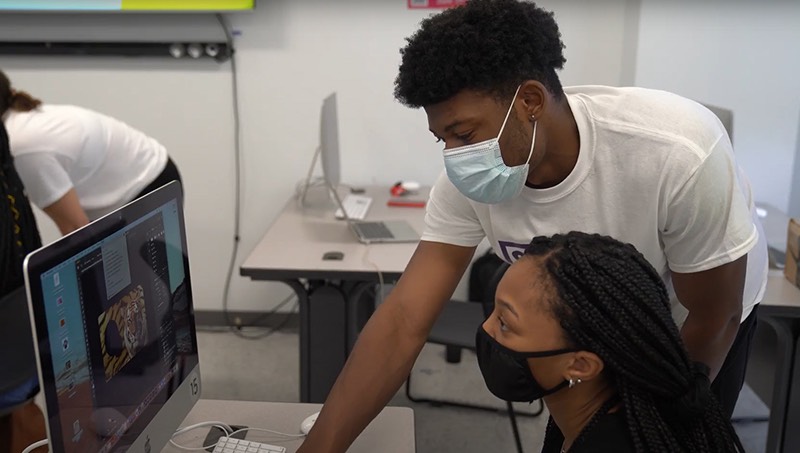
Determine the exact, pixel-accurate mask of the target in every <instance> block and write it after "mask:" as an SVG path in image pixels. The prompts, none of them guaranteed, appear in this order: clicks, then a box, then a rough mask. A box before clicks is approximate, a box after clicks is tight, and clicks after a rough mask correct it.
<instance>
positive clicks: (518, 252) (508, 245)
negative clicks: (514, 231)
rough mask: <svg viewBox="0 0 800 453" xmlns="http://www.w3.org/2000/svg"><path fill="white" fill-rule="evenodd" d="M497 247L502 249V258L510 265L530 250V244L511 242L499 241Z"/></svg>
mask: <svg viewBox="0 0 800 453" xmlns="http://www.w3.org/2000/svg"><path fill="white" fill-rule="evenodd" d="M497 246H498V247H499V248H500V257H501V258H503V260H504V261H505V262H506V263H509V264H511V263H513V262H514V261H516V260H518V259H520V257H522V255H524V254H525V249H526V248H528V244H518V243H516V242H511V241H497Z"/></svg>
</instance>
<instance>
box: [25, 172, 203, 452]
mask: <svg viewBox="0 0 800 453" xmlns="http://www.w3.org/2000/svg"><path fill="white" fill-rule="evenodd" d="M175 186H176V187H173V188H172V190H170V189H168V188H169V186H167V187H168V188H165V189H161V190H159V191H157V192H156V193H155V194H151V195H148V197H145V198H147V199H143V200H140V201H137V202H134V203H133V204H131V205H128V206H127V207H124V208H122V209H121V210H120V211H117V212H115V213H112V214H109V215H108V216H106V217H104V218H102V219H100V220H98V221H97V222H94V223H92V224H90V225H89V226H87V227H85V228H84V229H81V230H79V231H78V232H76V233H73V234H72V235H70V236H68V237H66V238H63V239H62V240H60V241H58V242H56V243H54V244H52V245H50V246H48V247H45V248H44V249H40V250H39V251H37V252H34V253H33V254H32V255H31V256H30V257H29V258H28V262H27V268H26V270H27V275H26V277H27V278H28V279H29V281H28V283H29V291H30V292H29V295H30V300H31V305H32V312H33V313H32V319H34V324H35V325H36V332H37V340H38V344H37V346H38V350H39V358H40V360H39V363H40V368H41V376H42V380H43V382H42V388H43V389H44V391H45V399H46V401H47V416H48V431H49V436H50V441H51V445H52V449H53V450H52V451H53V452H61V451H63V452H66V453H72V452H75V453H77V452H81V453H86V452H113V451H124V450H125V449H126V448H127V447H128V446H130V445H131V444H132V443H133V442H134V441H136V439H137V438H138V437H139V435H140V434H141V433H142V432H144V430H145V428H146V427H147V425H148V424H149V423H150V422H151V421H152V420H153V419H154V417H155V416H156V415H157V413H158V412H159V411H160V410H161V409H162V407H163V406H164V405H165V404H166V403H167V401H168V400H169V399H170V397H171V396H172V394H173V393H174V392H175V391H176V389H177V388H178V387H179V386H180V385H181V383H182V382H183V381H184V380H185V379H186V378H187V376H188V374H189V373H190V372H192V370H193V369H194V368H195V367H196V366H197V341H196V335H195V331H194V319H193V310H192V297H191V285H190V279H189V269H188V258H187V255H186V239H185V234H184V225H183V216H182V206H181V196H180V189H179V187H177V184H176V185H175ZM175 189H177V190H175ZM184 415H185V414H184ZM180 421H181V420H176V421H175V422H176V426H177V423H179V422H180ZM173 429H174V428H173Z"/></svg>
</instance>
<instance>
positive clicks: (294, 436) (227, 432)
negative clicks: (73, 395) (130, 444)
mask: <svg viewBox="0 0 800 453" xmlns="http://www.w3.org/2000/svg"><path fill="white" fill-rule="evenodd" d="M207 426H211V427H217V428H219V429H220V430H222V432H224V433H225V436H226V437H233V435H234V434H238V433H243V432H246V431H258V432H266V433H269V434H276V435H279V436H283V437H288V438H292V439H297V438H301V437H305V436H306V435H305V434H288V433H282V432H280V431H273V430H271V429H264V428H242V429H238V430H234V429H233V428H231V427H230V426H229V425H227V424H225V423H222V422H216V421H209V422H201V423H197V424H194V425H190V426H186V427H184V428H181V429H179V430H177V431H175V433H174V434H173V435H172V438H171V439H170V440H169V443H170V444H172V445H173V446H175V447H177V448H180V449H181V450H185V451H203V450H206V449H209V448H214V447H215V446H216V445H217V444H216V443H214V444H213V445H206V446H203V447H187V446H185V445H180V444H179V443H177V442H175V437H177V436H179V435H181V434H185V433H188V432H189V431H193V430H195V429H198V428H203V427H207ZM39 442H44V443H45V444H46V443H47V440H46V439H45V440H43V441H39ZM39 442H37V444H38V443H39ZM34 445H36V444H34ZM28 448H31V447H28ZM34 448H35V447H34ZM23 453H30V452H29V451H28V450H26V451H25V452H23Z"/></svg>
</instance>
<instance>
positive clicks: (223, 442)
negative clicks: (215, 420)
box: [214, 436, 286, 453]
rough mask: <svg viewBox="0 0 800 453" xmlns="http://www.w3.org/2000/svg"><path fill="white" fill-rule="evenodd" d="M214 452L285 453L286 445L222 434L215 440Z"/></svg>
mask: <svg viewBox="0 0 800 453" xmlns="http://www.w3.org/2000/svg"><path fill="white" fill-rule="evenodd" d="M214 453H286V447H276V446H275V445H269V444H262V443H261V442H253V441H249V440H242V439H234V438H233V437H225V436H223V437H220V438H219V440H218V441H217V445H216V446H215V447H214Z"/></svg>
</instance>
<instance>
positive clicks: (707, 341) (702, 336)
mask: <svg viewBox="0 0 800 453" xmlns="http://www.w3.org/2000/svg"><path fill="white" fill-rule="evenodd" d="M746 274H747V255H744V256H743V257H741V258H739V259H737V260H736V261H733V262H731V263H728V264H723V265H722V266H719V267H715V268H713V269H709V270H707V271H702V272H695V273H689V274H679V273H675V272H673V273H672V283H673V286H674V287H675V294H676V295H677V296H678V300H679V301H680V302H681V304H682V305H683V306H685V307H686V308H687V309H688V310H689V316H688V317H687V318H686V321H685V322H684V324H683V328H682V329H681V337H683V341H684V343H685V344H686V349H687V350H688V351H689V357H691V358H692V359H693V360H697V361H699V362H702V363H705V364H706V365H708V367H709V368H710V369H711V375H710V376H709V379H711V380H712V381H713V380H714V378H715V377H716V376H717V373H719V370H720V368H721V367H722V364H723V362H724V361H725V356H726V355H727V354H728V350H730V348H731V345H732V344H733V340H734V339H735V338H736V333H737V332H738V330H739V323H740V321H741V317H742V293H743V291H744V282H745V275H746Z"/></svg>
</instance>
